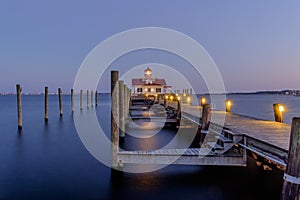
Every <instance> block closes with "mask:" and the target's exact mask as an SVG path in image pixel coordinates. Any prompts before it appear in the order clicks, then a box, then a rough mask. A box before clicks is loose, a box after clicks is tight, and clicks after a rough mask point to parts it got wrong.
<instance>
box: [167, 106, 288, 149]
mask: <svg viewBox="0 0 300 200" xmlns="http://www.w3.org/2000/svg"><path fill="white" fill-rule="evenodd" d="M169 106H171V107H173V108H177V103H176V104H175V103H172V102H169ZM181 109H182V112H183V114H187V115H191V116H196V117H199V118H201V116H200V114H201V113H202V108H201V106H194V105H188V104H182V105H181ZM211 113H212V115H214V118H216V119H218V118H224V117H225V124H224V128H226V129H229V130H231V131H232V132H234V133H238V134H242V135H244V136H247V137H250V138H253V139H256V140H260V141H262V142H264V143H267V144H270V145H272V146H274V147H278V148H280V149H282V150H284V151H288V149H289V142H290V131H291V126H290V125H288V124H284V123H278V122H273V121H267V120H261V119H255V118H251V117H247V116H243V115H238V114H233V113H228V112H227V113H226V112H225V111H216V110H213V111H211ZM216 121H218V120H216Z"/></svg>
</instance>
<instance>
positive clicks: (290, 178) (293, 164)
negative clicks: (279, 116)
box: [281, 118, 300, 200]
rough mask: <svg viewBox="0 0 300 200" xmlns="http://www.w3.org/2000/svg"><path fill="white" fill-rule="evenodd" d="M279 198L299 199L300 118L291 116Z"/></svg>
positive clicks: (284, 199)
mask: <svg viewBox="0 0 300 200" xmlns="http://www.w3.org/2000/svg"><path fill="white" fill-rule="evenodd" d="M283 179H284V183H283V188H282V192H281V200H287V199H293V200H296V199H300V118H293V121H292V127H291V136H290V146H289V153H288V160H287V167H286V172H285V174H284V176H283Z"/></svg>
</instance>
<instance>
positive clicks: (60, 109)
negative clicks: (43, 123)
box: [58, 88, 63, 116]
mask: <svg viewBox="0 0 300 200" xmlns="http://www.w3.org/2000/svg"><path fill="white" fill-rule="evenodd" d="M61 93H62V92H61V88H58V100H59V115H60V116H63V110H62V96H61Z"/></svg>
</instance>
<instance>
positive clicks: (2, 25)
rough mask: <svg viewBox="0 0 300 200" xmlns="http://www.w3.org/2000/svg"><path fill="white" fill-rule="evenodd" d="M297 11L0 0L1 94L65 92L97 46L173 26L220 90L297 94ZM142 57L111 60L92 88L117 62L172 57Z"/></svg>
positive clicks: (294, 4) (243, 5)
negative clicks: (201, 52) (212, 70)
mask: <svg viewBox="0 0 300 200" xmlns="http://www.w3.org/2000/svg"><path fill="white" fill-rule="evenodd" d="M299 10H300V1H297V0H295V1H277V0H266V1H261V0H251V1H238V0H236V1H232V0H228V1H223V0H222V1H221V0H220V1H217V0H211V1H208V0H194V1H193V0H190V1H178V0H172V1H171V0H166V1H161V0H153V1H143V0H136V1H131V0H128V1H80V0H76V1H74V0H67V1H64V0H51V1H43V0H27V1H21V0H19V1H16V0H1V1H0V67H1V68H0V69H1V71H0V92H14V91H15V84H17V83H20V84H21V85H22V88H23V92H43V90H44V86H48V87H49V90H50V92H55V91H57V88H58V87H61V88H62V89H63V91H68V90H70V88H72V87H73V83H74V79H75V77H76V74H77V71H78V70H79V67H80V66H81V64H82V62H83V61H84V60H85V58H86V57H87V56H88V55H89V53H90V52H91V51H92V50H93V49H94V48H95V47H96V46H97V45H98V44H99V43H101V42H102V41H104V40H106V39H107V38H109V37H111V36H112V35H114V34H117V33H119V32H122V31H126V30H129V29H133V28H140V27H163V28H168V29H173V30H176V31H179V32H181V33H183V34H186V35H188V36H189V37H191V38H193V39H194V40H195V41H197V42H198V43H199V44H200V45H202V47H203V48H204V49H205V50H206V51H207V53H208V54H209V55H210V57H211V58H212V59H213V61H214V62H215V64H216V65H217V67H218V69H219V71H220V73H221V76H222V79H223V81H224V86H225V89H226V91H227V92H243V91H244V92H249V91H258V90H282V89H300V78H299V75H300V56H299V55H300V37H299V36H300V12H299ZM174 42H176V41H174ZM147 53H149V52H147V51H144V52H140V54H139V53H137V55H139V56H137V55H136V56H133V57H132V59H137V60H139V61H138V62H133V61H132V60H130V61H128V60H129V59H128V58H127V59H126V58H120V59H119V60H116V61H115V62H114V63H113V64H112V65H111V66H110V68H108V70H107V73H106V75H105V77H101V80H100V83H99V90H100V91H109V88H110V87H109V73H108V72H109V69H119V67H120V66H121V65H122V64H123V63H122V62H121V61H122V60H123V61H124V65H129V64H130V63H132V64H133V65H134V66H131V67H132V68H133V67H136V66H138V65H141V64H144V63H160V62H161V64H164V65H168V66H170V67H173V66H172V65H173V64H174V63H178V62H175V61H174V60H176V58H174V56H172V55H167V54H163V55H158V54H159V53H157V52H154V53H153V52H150V53H149V54H150V55H148V54H147ZM154 55H156V56H154ZM123 57H124V56H123ZM125 57H126V56H125ZM129 57H130V55H129ZM160 57H163V58H161V59H160ZM142 58H144V60H143V59H142ZM157 58H159V59H157ZM173 58H174V60H173V61H171V60H170V59H173ZM166 61H168V62H167V64H166V63H165V62H166ZM125 62H127V63H126V64H125ZM179 62H182V65H180V66H177V68H176V70H177V71H178V70H181V71H184V72H185V74H184V76H185V77H186V78H187V79H189V80H190V81H191V82H192V85H196V86H195V91H196V92H204V91H206V86H205V83H204V82H203V80H200V79H201V77H198V76H194V71H193V70H192V69H191V68H192V66H190V65H188V64H184V61H179ZM172 63H173V64H172ZM99 67H102V66H99ZM129 68H130V67H129ZM129 68H126V70H127V71H128V70H130V69H129ZM179 68H180V69H179ZM120 71H121V72H122V73H121V75H122V74H126V71H124V69H120ZM153 73H155V72H153ZM156 74H157V75H159V76H166V79H167V81H168V79H169V82H171V83H172V81H173V80H170V79H171V78H172V77H170V76H169V77H168V74H160V72H156ZM141 75H142V74H141ZM160 78H161V77H160ZM128 84H129V83H128ZM178 87H180V86H178ZM178 87H177V88H178ZM177 88H176V89H177ZM178 89H181V88H178Z"/></svg>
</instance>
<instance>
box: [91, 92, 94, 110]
mask: <svg viewBox="0 0 300 200" xmlns="http://www.w3.org/2000/svg"><path fill="white" fill-rule="evenodd" d="M91 106H92V107H93V106H94V91H93V90H91Z"/></svg>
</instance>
